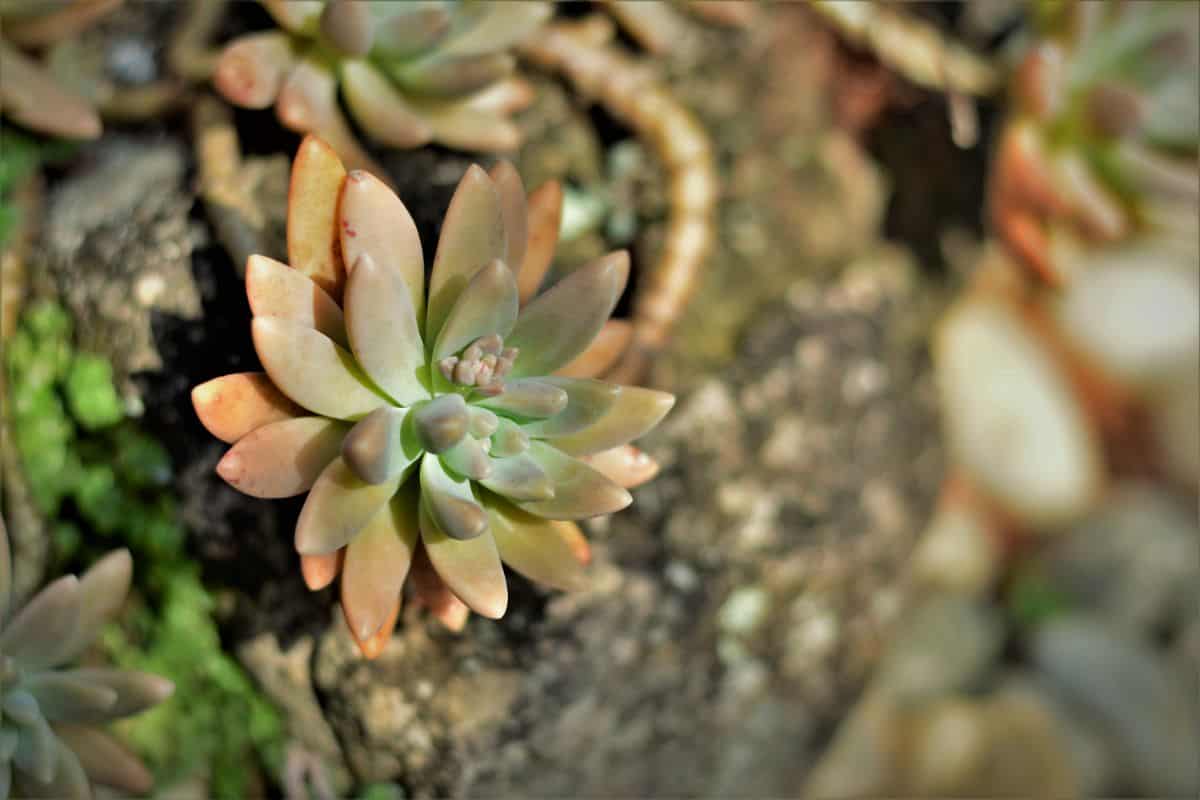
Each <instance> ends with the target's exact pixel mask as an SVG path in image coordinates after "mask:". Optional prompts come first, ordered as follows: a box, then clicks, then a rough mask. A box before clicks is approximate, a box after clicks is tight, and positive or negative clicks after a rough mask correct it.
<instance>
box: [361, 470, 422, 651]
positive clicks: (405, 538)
mask: <svg viewBox="0 0 1200 800" xmlns="http://www.w3.org/2000/svg"><path fill="white" fill-rule="evenodd" d="M415 502H416V497H415V496H413V495H412V494H411V493H410V492H405V493H404V496H398V497H395V498H393V499H392V501H391V502H390V503H388V504H387V505H386V506H384V507H383V508H382V509H381V510H380V511H379V513H378V514H376V515H375V516H374V517H373V518H372V519H371V521H370V522H368V523H367V526H366V527H365V528H363V529H362V531H360V532H359V534H358V535H357V536H355V537H354V539H353V541H351V542H350V544H349V545H347V547H346V563H345V566H344V567H343V569H342V611H343V613H344V614H345V615H346V623H347V624H348V625H349V626H350V631H351V633H353V634H354V638H355V639H357V640H358V641H366V640H368V639H370V638H371V637H372V636H374V635H375V634H376V633H377V632H378V631H379V629H380V628H382V627H383V625H384V623H385V622H387V618H388V616H389V615H390V613H391V611H392V609H393V607H394V606H395V604H396V602H397V601H398V600H399V599H400V589H401V587H403V586H404V579H405V577H406V576H407V575H408V568H409V565H410V564H411V563H412V554H413V549H414V548H415V547H416V544H417V538H418V536H419V530H418V526H417V513H416V511H417V508H416V504H415Z"/></svg>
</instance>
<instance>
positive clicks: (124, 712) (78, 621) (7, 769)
mask: <svg viewBox="0 0 1200 800" xmlns="http://www.w3.org/2000/svg"><path fill="white" fill-rule="evenodd" d="M10 567H11V564H10V560H9V550H8V534H7V532H6V530H5V527H4V523H3V520H2V519H0V623H2V624H3V632H0V711H2V716H0V798H5V799H6V798H8V796H9V794H10V792H11V791H12V790H13V788H14V786H15V788H16V791H17V794H18V796H23V797H54V798H65V797H71V798H86V797H91V794H92V792H91V786H90V783H89V780H94V781H96V782H97V783H102V784H105V785H108V786H112V787H114V788H116V789H119V790H122V791H125V792H134V793H144V792H146V791H149V789H150V784H151V779H150V773H149V772H147V771H146V768H145V767H144V766H142V764H141V762H140V761H138V759H137V758H136V757H135V756H133V755H132V754H131V753H129V752H128V751H127V750H126V749H125V748H124V746H122V745H121V744H120V743H119V742H118V741H117V740H116V739H113V738H112V737H111V736H109V735H108V734H107V733H105V732H104V731H103V730H102V729H101V728H99V727H97V724H98V723H103V722H107V721H109V720H112V719H116V718H119V717H125V716H128V715H130V714H136V713H138V712H139V711H143V710H145V709H147V708H149V707H150V706H153V705H155V704H156V703H158V702H160V701H162V700H163V699H165V698H166V697H167V696H168V695H170V694H171V692H172V691H173V688H174V687H173V686H172V684H171V682H170V681H168V680H165V679H163V678H160V677H158V676H157V675H150V674H148V673H144V672H124V671H121V670H115V669H105V668H95V667H88V668H78V669H60V668H61V667H62V666H63V665H65V664H67V663H69V662H70V661H72V660H74V659H75V658H77V657H78V656H79V655H80V654H82V653H83V651H84V650H86V649H87V648H88V646H89V645H90V644H91V643H92V641H93V640H94V639H95V638H96V636H97V635H98V634H99V632H100V627H101V626H102V625H103V624H105V623H107V622H109V621H111V620H112V618H113V616H114V615H115V614H116V613H117V611H118V610H119V609H120V607H121V604H122V603H123V602H124V600H125V595H126V594H127V593H128V591H129V581H130V577H131V575H132V571H133V561H132V559H131V558H130V556H129V553H128V551H125V550H118V551H116V552H113V553H110V554H109V555H108V556H106V557H104V558H103V559H101V560H100V561H99V562H97V563H96V564H95V565H94V566H93V567H92V568H91V569H89V570H88V571H87V572H85V573H84V574H83V577H81V578H76V577H75V576H74V575H67V576H65V577H62V578H59V579H58V580H56V581H54V582H53V583H51V584H50V585H49V586H47V587H46V588H45V589H43V590H42V591H41V592H39V593H38V594H37V595H36V596H35V597H34V598H33V599H32V600H30V601H29V603H28V604H26V605H25V607H24V608H21V609H19V610H15V611H14V612H13V613H12V614H11V615H10V613H9V611H10V610H9V608H8V605H9V597H10V577H11V569H10Z"/></svg>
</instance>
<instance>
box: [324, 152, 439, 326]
mask: <svg viewBox="0 0 1200 800" xmlns="http://www.w3.org/2000/svg"><path fill="white" fill-rule="evenodd" d="M338 232H339V235H340V236H341V240H342V256H343V257H344V259H345V261H346V263H347V264H348V265H350V266H351V267H353V265H354V264H355V262H357V261H358V258H359V256H361V255H362V254H363V253H367V254H369V255H370V256H371V258H372V259H373V260H374V261H375V263H376V264H378V265H379V266H380V267H383V268H385V269H389V270H392V271H393V272H395V273H396V274H398V275H399V276H400V278H401V279H402V280H403V281H404V284H405V286H407V287H408V293H409V299H410V300H411V302H412V309H413V313H414V314H415V315H416V318H417V324H418V326H419V325H420V324H421V323H422V322H423V321H424V319H425V257H424V255H423V254H422V252H421V237H420V235H419V234H418V233H417V225H416V223H415V222H413V218H412V215H411V214H409V213H408V209H407V208H406V207H405V206H404V203H403V202H401V200H400V198H399V197H397V196H396V193H395V192H393V191H392V190H391V189H389V188H388V187H387V186H386V185H385V184H384V183H383V181H381V180H379V179H378V178H376V177H375V176H374V175H371V174H370V173H368V172H363V171H362V170H354V171H353V172H351V173H350V174H349V175H348V176H346V181H345V183H344V184H342V196H341V200H340V201H339V203H338Z"/></svg>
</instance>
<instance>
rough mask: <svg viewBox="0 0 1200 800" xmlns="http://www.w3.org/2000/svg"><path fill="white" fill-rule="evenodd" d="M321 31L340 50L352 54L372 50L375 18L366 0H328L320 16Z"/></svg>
mask: <svg viewBox="0 0 1200 800" xmlns="http://www.w3.org/2000/svg"><path fill="white" fill-rule="evenodd" d="M320 25H321V33H322V34H324V36H325V38H326V39H327V40H328V41H329V42H330V43H331V44H332V45H333V46H334V47H336V48H337V49H338V50H340V51H342V52H343V53H346V54H347V55H352V56H365V55H366V54H367V53H369V52H370V51H371V39H372V35H373V34H374V29H375V26H374V20H373V19H372V17H371V7H370V4H369V3H367V2H364V0H328V2H326V3H325V8H324V9H323V10H322V11H321V17H320Z"/></svg>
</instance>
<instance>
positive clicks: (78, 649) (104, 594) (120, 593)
mask: <svg viewBox="0 0 1200 800" xmlns="http://www.w3.org/2000/svg"><path fill="white" fill-rule="evenodd" d="M132 578H133V558H132V557H131V556H130V555H129V551H128V550H125V549H121V550H114V551H113V552H111V553H109V554H108V555H106V556H104V558H102V559H100V560H99V561H97V562H96V563H95V564H93V565H92V566H91V567H89V568H88V571H87V572H85V573H83V577H81V578H80V579H79V589H78V592H79V621H78V624H77V625H76V626H75V633H74V635H73V636H72V637H71V640H70V641H69V642H68V643H67V645H66V646H65V647H64V649H63V653H62V656H61V658H60V660H59V661H58V663H60V664H61V663H63V662H65V661H69V660H71V659H73V658H75V657H76V656H78V655H79V654H81V653H82V652H83V651H84V650H85V649H86V648H87V647H88V645H90V644H91V643H92V640H93V639H95V637H96V636H97V635H98V634H99V633H100V629H101V628H102V627H103V626H104V625H106V624H108V623H110V622H112V621H113V619H114V618H115V617H116V615H117V612H119V611H120V610H121V606H122V605H124V604H125V597H126V595H128V594H129V583H130V581H131V580H132Z"/></svg>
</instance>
